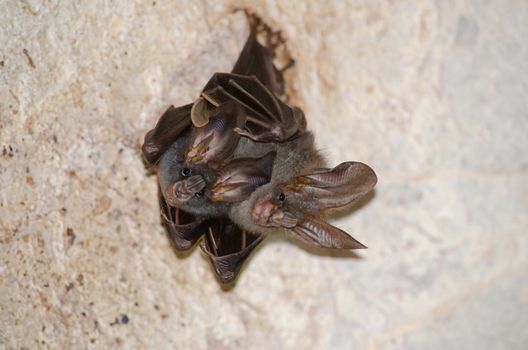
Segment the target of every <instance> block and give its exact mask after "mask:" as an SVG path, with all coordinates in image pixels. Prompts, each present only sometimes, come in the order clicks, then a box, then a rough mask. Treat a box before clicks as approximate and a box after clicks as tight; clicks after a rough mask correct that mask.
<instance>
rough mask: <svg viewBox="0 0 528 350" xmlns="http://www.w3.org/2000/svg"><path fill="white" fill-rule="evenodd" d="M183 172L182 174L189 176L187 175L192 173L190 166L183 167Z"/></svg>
mask: <svg viewBox="0 0 528 350" xmlns="http://www.w3.org/2000/svg"><path fill="white" fill-rule="evenodd" d="M181 174H182V175H183V176H185V177H187V176H189V175H191V169H189V168H183V170H182V172H181Z"/></svg>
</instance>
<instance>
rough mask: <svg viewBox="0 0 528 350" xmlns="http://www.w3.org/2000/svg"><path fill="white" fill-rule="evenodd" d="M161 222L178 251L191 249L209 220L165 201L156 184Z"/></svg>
mask: <svg viewBox="0 0 528 350" xmlns="http://www.w3.org/2000/svg"><path fill="white" fill-rule="evenodd" d="M158 200H159V205H160V216H161V222H162V224H163V226H164V227H165V229H166V230H167V233H168V234H169V238H170V241H171V243H172V245H173V246H174V248H175V249H176V250H178V251H183V250H188V249H191V248H192V247H193V246H194V244H195V243H196V242H197V241H198V240H199V239H200V237H202V235H203V234H204V233H205V232H206V231H207V227H208V225H209V224H210V223H209V220H207V219H205V218H203V217H200V216H196V215H193V214H190V213H187V212H185V211H183V210H181V209H179V208H175V207H171V206H169V205H168V204H167V202H166V201H165V198H164V197H163V195H162V193H161V188H160V186H159V185H158Z"/></svg>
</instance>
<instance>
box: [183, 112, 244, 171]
mask: <svg viewBox="0 0 528 350" xmlns="http://www.w3.org/2000/svg"><path fill="white" fill-rule="evenodd" d="M199 103H201V102H199ZM197 108H199V109H201V107H197ZM207 113H208V116H207V122H206V124H205V125H204V126H203V127H199V128H195V129H194V131H193V135H192V137H191V139H190V144H189V151H188V152H187V154H186V161H187V163H189V164H203V163H208V162H209V161H212V162H214V163H219V164H220V163H222V162H224V161H225V160H226V159H228V158H229V157H231V155H232V154H233V151H234V150H235V148H236V146H237V144H238V140H239V135H238V134H237V133H236V132H234V129H235V128H237V127H240V126H241V125H244V123H245V122H246V114H245V112H244V109H243V108H242V107H241V106H239V105H238V103H236V102H234V101H228V102H226V103H224V104H222V105H221V106H219V107H216V108H215V109H212V110H210V111H208V112H207Z"/></svg>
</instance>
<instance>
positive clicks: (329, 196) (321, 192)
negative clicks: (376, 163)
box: [251, 162, 377, 249]
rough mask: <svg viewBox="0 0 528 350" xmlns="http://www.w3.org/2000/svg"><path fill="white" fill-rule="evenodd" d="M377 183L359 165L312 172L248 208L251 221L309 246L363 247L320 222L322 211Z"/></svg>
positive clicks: (354, 197)
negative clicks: (282, 230) (285, 231)
mask: <svg viewBox="0 0 528 350" xmlns="http://www.w3.org/2000/svg"><path fill="white" fill-rule="evenodd" d="M376 182H377V177H376V174H375V173H374V171H373V170H372V169H371V168H370V167H369V166H367V165H365V164H363V163H359V162H345V163H341V164H339V165H338V166H336V167H335V168H333V169H316V170H313V171H311V172H310V173H307V174H305V175H301V176H297V177H295V178H293V179H292V180H291V181H289V182H287V183H283V184H279V185H277V186H275V187H274V188H273V189H272V190H271V191H269V192H268V193H265V194H262V195H261V196H260V197H258V198H257V199H256V200H255V201H254V202H253V205H252V208H251V217H252V219H253V221H254V222H255V223H256V224H257V225H260V226H263V227H281V228H285V229H288V230H291V231H292V232H293V233H294V234H295V236H296V237H297V238H299V239H301V240H303V241H305V242H307V243H309V244H312V245H319V246H323V247H331V248H346V249H354V248H364V246H363V245H362V244H361V243H359V242H357V241H356V240H355V239H354V238H352V237H351V236H349V235H348V234H347V233H346V232H344V231H342V230H340V229H338V228H337V227H334V226H332V225H330V224H328V223H326V222H324V221H323V220H322V219H320V218H321V217H322V212H324V211H325V210H327V209H331V208H338V207H342V206H345V205H348V204H350V203H352V202H354V201H356V200H358V199H359V198H361V197H363V196H364V195H365V194H366V193H368V192H370V191H371V190H372V189H373V188H374V186H375V184H376Z"/></svg>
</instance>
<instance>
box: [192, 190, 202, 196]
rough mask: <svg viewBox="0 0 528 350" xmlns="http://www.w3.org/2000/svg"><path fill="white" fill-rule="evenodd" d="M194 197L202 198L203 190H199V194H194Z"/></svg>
mask: <svg viewBox="0 0 528 350" xmlns="http://www.w3.org/2000/svg"><path fill="white" fill-rule="evenodd" d="M194 195H195V196H196V197H202V196H203V195H204V190H201V191H200V192H196V193H195V194H194Z"/></svg>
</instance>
